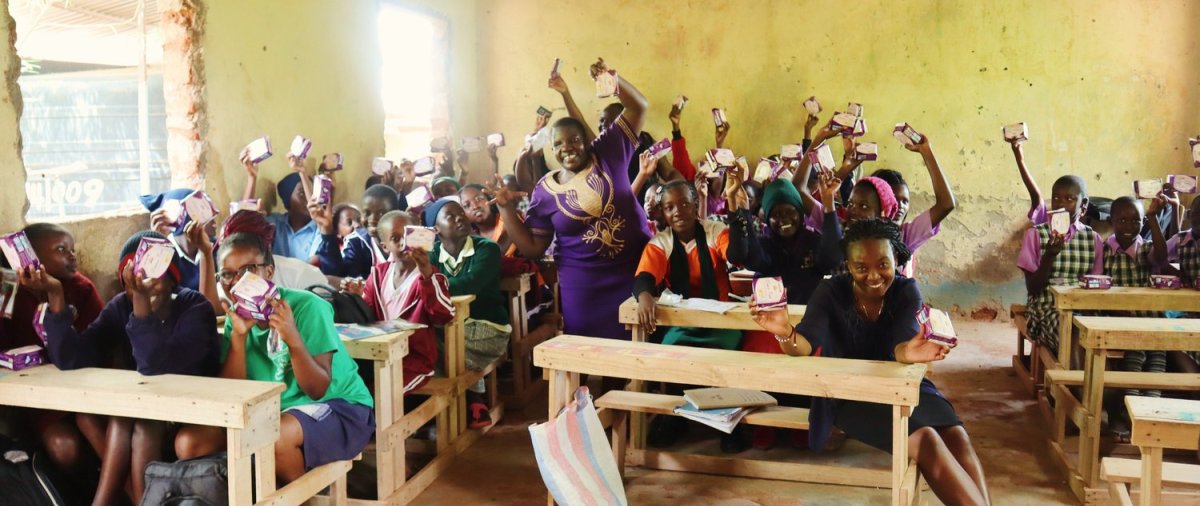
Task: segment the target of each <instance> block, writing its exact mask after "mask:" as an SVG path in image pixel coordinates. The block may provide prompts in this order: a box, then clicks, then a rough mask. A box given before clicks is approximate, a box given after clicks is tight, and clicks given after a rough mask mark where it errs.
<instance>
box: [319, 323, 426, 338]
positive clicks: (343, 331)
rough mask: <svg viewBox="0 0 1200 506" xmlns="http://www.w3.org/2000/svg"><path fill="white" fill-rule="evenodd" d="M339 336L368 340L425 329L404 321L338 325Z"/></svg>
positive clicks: (336, 326) (336, 325)
mask: <svg viewBox="0 0 1200 506" xmlns="http://www.w3.org/2000/svg"><path fill="white" fill-rule="evenodd" d="M334 327H335V328H337V332H338V336H341V337H342V338H343V339H350V340H356V339H366V338H368V337H375V336H382V335H385V334H391V333H394V332H403V331H406V330H416V329H422V328H425V326H424V325H422V324H419V323H412V322H407V321H404V320H387V321H381V322H375V323H367V324H361V323H336V324H334Z"/></svg>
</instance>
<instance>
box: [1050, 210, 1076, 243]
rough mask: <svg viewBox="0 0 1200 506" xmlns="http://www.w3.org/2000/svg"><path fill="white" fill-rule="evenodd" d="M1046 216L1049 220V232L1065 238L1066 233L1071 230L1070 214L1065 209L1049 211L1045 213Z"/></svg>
mask: <svg viewBox="0 0 1200 506" xmlns="http://www.w3.org/2000/svg"><path fill="white" fill-rule="evenodd" d="M1047 216H1048V217H1049V218H1050V219H1049V221H1050V231H1051V232H1054V233H1056V234H1058V235H1061V236H1064V237H1065V236H1066V235H1067V232H1068V231H1069V230H1071V213H1068V212H1067V210H1066V209H1059V210H1057V211H1050V212H1049V213H1047Z"/></svg>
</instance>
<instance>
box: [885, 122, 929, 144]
mask: <svg viewBox="0 0 1200 506" xmlns="http://www.w3.org/2000/svg"><path fill="white" fill-rule="evenodd" d="M892 137H895V138H896V140H898V141H900V143H901V144H904V145H905V146H915V145H917V144H920V143H921V141H924V140H925V136H923V135H921V134H920V133H919V132H917V131H916V129H914V128H913V127H911V126H909V125H908V123H896V128H895V129H894V130H892Z"/></svg>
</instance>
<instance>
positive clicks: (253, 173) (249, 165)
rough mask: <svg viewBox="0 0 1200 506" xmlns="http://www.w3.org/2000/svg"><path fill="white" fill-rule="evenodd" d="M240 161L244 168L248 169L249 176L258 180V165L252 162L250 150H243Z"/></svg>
mask: <svg viewBox="0 0 1200 506" xmlns="http://www.w3.org/2000/svg"><path fill="white" fill-rule="evenodd" d="M238 160H239V161H241V162H242V168H244V169H246V175H247V176H250V177H251V178H255V179H256V178H258V164H257V163H254V162H252V161H251V160H250V148H245V149H243V150H242V154H241V156H239V157H238Z"/></svg>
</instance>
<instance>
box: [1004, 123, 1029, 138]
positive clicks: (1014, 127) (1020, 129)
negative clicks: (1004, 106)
mask: <svg viewBox="0 0 1200 506" xmlns="http://www.w3.org/2000/svg"><path fill="white" fill-rule="evenodd" d="M1003 132H1004V140H1006V141H1008V142H1013V141H1027V140H1029V128H1028V127H1026V126H1025V123H1024V122H1021V123H1013V124H1011V125H1007V126H1005V127H1004V129H1003Z"/></svg>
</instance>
